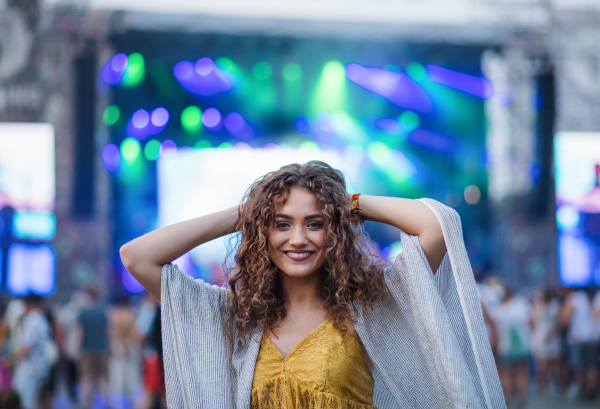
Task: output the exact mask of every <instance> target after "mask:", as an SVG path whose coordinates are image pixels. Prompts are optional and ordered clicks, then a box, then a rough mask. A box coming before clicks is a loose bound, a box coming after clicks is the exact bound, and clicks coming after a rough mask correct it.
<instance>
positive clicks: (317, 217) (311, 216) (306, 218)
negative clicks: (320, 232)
mask: <svg viewBox="0 0 600 409" xmlns="http://www.w3.org/2000/svg"><path fill="white" fill-rule="evenodd" d="M275 217H277V218H280V219H289V220H292V219H293V217H292V216H290V215H289V214H283V213H278V214H276V215H275ZM321 218H323V215H322V214H320V213H317V214H311V215H310V216H306V217H305V218H304V220H310V219H321Z"/></svg>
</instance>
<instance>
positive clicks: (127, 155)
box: [121, 138, 142, 165]
mask: <svg viewBox="0 0 600 409" xmlns="http://www.w3.org/2000/svg"><path fill="white" fill-rule="evenodd" d="M141 150H142V148H141V146H140V142H139V141H138V140H137V139H133V138H125V139H124V140H123V142H121V155H122V156H123V159H125V162H127V163H128V164H130V165H131V164H132V163H134V162H135V161H136V160H137V159H138V157H139V156H140V152H141Z"/></svg>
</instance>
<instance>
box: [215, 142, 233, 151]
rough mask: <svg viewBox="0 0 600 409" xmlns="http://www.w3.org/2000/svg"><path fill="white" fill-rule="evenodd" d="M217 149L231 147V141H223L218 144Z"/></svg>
mask: <svg viewBox="0 0 600 409" xmlns="http://www.w3.org/2000/svg"><path fill="white" fill-rule="evenodd" d="M218 148H219V149H231V148H233V144H232V143H231V142H223V143H222V144H220V145H219V146H218Z"/></svg>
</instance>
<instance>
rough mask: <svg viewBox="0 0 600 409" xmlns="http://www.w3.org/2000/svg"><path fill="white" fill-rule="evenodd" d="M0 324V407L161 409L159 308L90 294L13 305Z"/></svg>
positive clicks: (32, 298)
mask: <svg viewBox="0 0 600 409" xmlns="http://www.w3.org/2000/svg"><path fill="white" fill-rule="evenodd" d="M4 308H5V310H4V313H3V315H2V321H1V323H0V409H21V408H22V409H35V408H39V409H49V408H65V409H70V408H109V407H110V408H115V409H116V408H119V409H120V408H123V409H129V408H131V409H158V408H166V403H165V386H164V375H163V364H162V340H161V332H160V307H159V304H158V303H157V302H156V300H155V299H154V298H153V297H152V296H150V295H148V294H146V295H143V296H142V297H133V298H130V297H127V296H122V297H116V298H115V299H114V300H113V302H112V304H111V305H107V304H106V303H103V302H101V301H100V297H99V294H98V292H96V291H95V290H88V291H78V292H75V293H73V294H72V296H71V299H70V300H69V302H67V303H66V304H65V305H62V306H51V305H47V304H46V302H45V300H44V299H43V298H42V297H39V296H37V295H34V294H30V295H28V296H27V297H24V298H14V299H11V300H10V301H9V302H8V304H6V305H5V306H4Z"/></svg>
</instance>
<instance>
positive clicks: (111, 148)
mask: <svg viewBox="0 0 600 409" xmlns="http://www.w3.org/2000/svg"><path fill="white" fill-rule="evenodd" d="M102 162H103V163H104V167H106V169H107V170H109V171H111V172H112V171H113V170H115V169H116V168H117V166H119V162H121V154H120V153H119V148H118V147H117V145H115V144H112V143H109V144H108V145H106V146H105V147H104V148H103V149H102Z"/></svg>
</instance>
